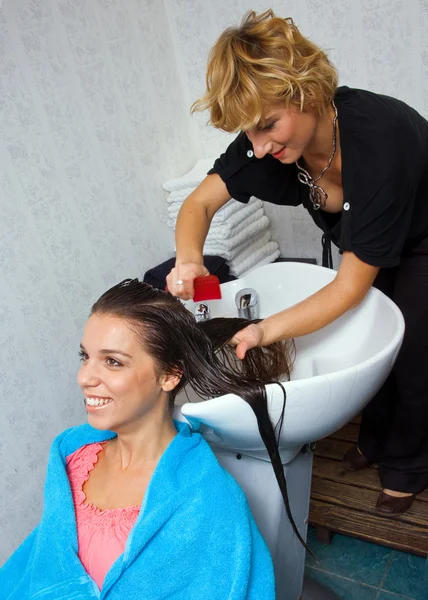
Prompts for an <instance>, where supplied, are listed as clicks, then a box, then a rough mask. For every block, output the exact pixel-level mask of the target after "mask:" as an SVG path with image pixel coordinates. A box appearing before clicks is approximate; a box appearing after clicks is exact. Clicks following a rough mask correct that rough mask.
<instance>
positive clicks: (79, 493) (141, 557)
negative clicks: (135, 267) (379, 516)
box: [0, 280, 289, 600]
mask: <svg viewBox="0 0 428 600" xmlns="http://www.w3.org/2000/svg"><path fill="white" fill-rule="evenodd" d="M248 325H249V322H248V321H246V320H244V319H214V320H212V321H210V322H202V323H196V321H195V319H194V317H193V315H191V314H190V313H189V312H188V311H187V310H186V308H185V307H184V306H183V305H182V304H181V302H180V301H179V300H178V299H177V298H175V297H173V296H172V295H170V294H169V293H166V292H162V291H159V290H155V289H153V288H152V287H151V286H149V285H147V284H143V283H140V282H139V281H138V280H125V281H124V282H122V283H120V284H118V285H116V286H114V287H113V288H112V289H110V290H109V291H107V292H106V293H105V294H103V296H101V298H100V299H99V300H98V301H97V302H96V303H95V305H94V306H93V308H92V313H91V316H90V318H89V320H88V322H87V324H86V327H85V330H84V335H83V340H82V344H81V351H80V354H81V361H82V365H81V368H80V370H79V374H78V382H79V384H80V387H81V388H82V392H83V396H84V402H85V406H86V410H87V413H88V420H89V424H88V425H81V426H79V427H74V428H71V429H68V430H66V431H65V432H63V433H62V434H61V435H59V436H58V437H57V438H56V439H55V441H54V442H53V445H52V448H51V453H50V457H49V463H48V469H47V477H46V484H45V498H44V510H43V515H42V519H41V521H40V523H39V525H38V527H37V528H36V529H35V530H34V531H33V533H32V534H31V535H30V536H29V537H28V538H27V539H26V540H25V541H24V543H23V544H22V545H21V546H20V547H19V548H18V550H17V551H16V552H15V553H14V554H13V555H12V557H11V558H10V559H9V561H8V562H7V563H6V564H5V565H4V566H3V568H2V569H1V570H0V598H2V599H7V600H26V599H30V598H37V599H40V600H42V599H43V600H61V599H64V600H65V599H71V598H73V599H75V600H80V599H81V600H83V599H85V600H88V599H90V598H106V599H108V600H119V599H120V600H124V599H126V600H134V599H135V600H137V599H138V600H150V599H153V600H154V599H156V600H160V599H165V600H166V599H177V600H179V599H183V600H184V599H185V600H193V599H194V600H196V599H198V600H200V599H201V598H207V599H209V600H216V599H218V600H225V599H226V598H228V599H229V600H235V599H236V600H241V599H242V600H243V599H254V600H273V599H274V597H275V591H274V575H273V568H272V561H271V558H270V555H269V551H268V549H267V547H266V544H265V542H264V540H263V539H262V537H261V535H260V533H259V531H258V529H257V526H256V524H255V522H254V520H253V517H252V515H251V513H250V510H249V507H248V505H247V502H246V499H245V497H244V494H243V492H242V491H241V489H240V488H239V486H238V485H237V484H236V482H235V481H234V479H233V478H232V477H231V476H230V475H229V474H228V473H227V472H226V471H225V470H224V469H223V468H222V467H221V466H220V465H219V463H218V462H217V460H216V458H215V457H214V454H213V453H212V451H211V449H210V448H209V446H208V444H207V443H206V442H205V441H204V440H203V438H202V437H201V435H200V434H199V433H195V432H193V431H191V430H190V428H189V426H188V425H187V424H184V423H181V422H176V421H173V418H172V407H173V404H174V398H175V396H176V394H177V392H178V391H180V390H181V389H182V388H183V387H184V386H185V385H186V384H190V386H192V387H193V388H194V389H195V390H196V391H197V392H198V393H199V394H200V395H203V396H205V397H213V396H219V395H222V394H225V393H239V394H240V395H241V396H242V397H244V399H246V400H247V401H248V402H250V404H251V405H252V407H253V409H254V411H255V412H256V414H257V418H258V422H259V427H260V428H261V431H262V429H263V436H264V437H263V439H265V440H266V441H265V443H266V444H267V446H268V448H269V450H270V454H271V455H272V456H273V457H274V460H275V461H276V462H278V455H277V454H276V455H275V452H277V446H276V440H275V432H274V429H273V426H272V424H271V422H270V420H269V416H268V413H267V406H266V393H265V388H264V385H265V384H266V383H269V382H270V381H272V380H278V379H279V377H280V376H281V374H284V373H285V374H288V368H289V367H288V360H289V358H288V353H287V346H286V344H285V343H284V342H280V343H276V344H272V345H271V346H270V347H267V348H254V349H252V350H251V351H249V352H248V353H247V358H246V359H245V360H244V361H242V362H240V363H239V364H238V363H237V362H234V359H233V358H232V357H233V355H234V352H233V349H232V350H231V351H230V350H229V347H228V346H227V344H226V342H227V340H229V339H230V338H231V337H232V336H233V335H234V334H235V333H236V332H238V331H239V330H241V329H242V328H243V327H246V326H248ZM280 470H281V471H282V469H280ZM281 485H282V484H281ZM284 493H285V494H286V490H285V482H284ZM285 499H286V496H285Z"/></svg>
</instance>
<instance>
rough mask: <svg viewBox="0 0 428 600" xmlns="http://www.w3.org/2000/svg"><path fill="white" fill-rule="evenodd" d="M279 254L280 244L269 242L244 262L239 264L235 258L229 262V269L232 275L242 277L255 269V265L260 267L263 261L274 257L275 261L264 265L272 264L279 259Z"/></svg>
mask: <svg viewBox="0 0 428 600" xmlns="http://www.w3.org/2000/svg"><path fill="white" fill-rule="evenodd" d="M279 254H280V251H279V246H278V244H277V243H276V242H269V243H267V244H265V245H264V246H263V247H262V248H259V249H258V250H257V251H256V252H253V253H251V254H250V256H247V258H246V259H245V260H243V261H240V262H237V261H236V257H235V258H234V259H233V260H231V261H230V262H229V269H230V272H231V273H232V275H235V277H240V276H241V275H242V274H243V273H246V272H247V271H248V270H249V269H252V268H254V266H255V265H260V263H261V262H262V261H265V260H266V259H268V258H271V257H272V256H274V258H273V259H271V260H267V262H264V263H263V264H267V263H269V262H272V261H273V260H275V259H276V258H278V256H279Z"/></svg>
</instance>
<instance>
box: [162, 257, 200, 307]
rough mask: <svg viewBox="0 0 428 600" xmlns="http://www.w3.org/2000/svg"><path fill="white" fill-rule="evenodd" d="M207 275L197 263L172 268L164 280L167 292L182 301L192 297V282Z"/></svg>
mask: <svg viewBox="0 0 428 600" xmlns="http://www.w3.org/2000/svg"><path fill="white" fill-rule="evenodd" d="M203 275H209V272H208V269H206V268H205V267H204V265H201V264H199V263H183V264H181V265H177V266H176V267H174V268H173V269H172V270H171V272H170V274H169V275H168V276H167V278H166V283H167V286H168V290H169V291H170V292H171V294H173V295H174V296H178V297H179V298H181V299H182V300H189V298H193V296H194V285H193V282H194V280H195V278H196V277H202V276H203Z"/></svg>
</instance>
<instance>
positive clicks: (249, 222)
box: [163, 159, 280, 277]
mask: <svg viewBox="0 0 428 600" xmlns="http://www.w3.org/2000/svg"><path fill="white" fill-rule="evenodd" d="M213 163H214V159H202V160H199V161H198V162H197V163H196V165H195V166H194V167H193V169H192V170H191V171H189V173H187V174H186V175H183V176H182V177H179V178H178V179H171V180H170V181H167V182H166V183H164V185H163V188H164V190H166V191H167V192H169V196H168V198H167V201H168V203H169V206H168V214H169V217H170V220H169V223H168V224H169V226H170V227H172V229H175V224H176V221H177V216H178V212H179V210H180V208H181V205H182V204H183V202H184V200H185V199H186V198H187V196H189V195H190V194H191V193H192V192H193V191H194V189H195V188H196V187H197V186H198V185H199V184H200V183H201V181H202V180H203V179H204V178H205V176H206V174H207V172H208V171H209V170H210V169H211V167H212V165H213ZM279 253H280V252H279V245H278V244H277V243H276V242H274V241H272V240H271V233H270V231H269V219H268V218H267V217H266V215H265V214H264V210H263V202H262V201H261V200H258V199H257V198H254V197H252V198H251V199H250V201H249V202H248V204H243V203H242V202H238V201H237V200H234V199H232V200H229V202H228V203H227V204H225V205H224V206H222V208H220V210H218V211H217V213H216V214H215V215H214V218H213V220H212V223H211V227H210V231H209V233H208V237H207V239H206V241H205V245H204V254H209V255H214V254H215V255H218V256H223V258H225V259H226V260H227V262H228V265H229V269H230V272H231V274H232V275H234V276H235V277H240V276H241V275H243V274H244V273H246V272H247V271H249V270H250V269H254V268H256V267H260V266H262V265H266V264H268V263H271V262H273V261H274V260H276V259H277V258H278V256H279Z"/></svg>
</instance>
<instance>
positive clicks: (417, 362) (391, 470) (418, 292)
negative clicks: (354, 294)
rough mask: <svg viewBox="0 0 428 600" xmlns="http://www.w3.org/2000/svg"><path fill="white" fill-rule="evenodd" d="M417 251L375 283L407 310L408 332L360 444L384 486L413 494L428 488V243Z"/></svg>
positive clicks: (367, 415)
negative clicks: (377, 465) (375, 464)
mask: <svg viewBox="0 0 428 600" xmlns="http://www.w3.org/2000/svg"><path fill="white" fill-rule="evenodd" d="M417 252H418V254H412V255H411V256H406V257H403V258H402V259H401V262H400V264H399V266H398V267H393V268H390V269H381V270H380V271H379V274H378V276H377V278H376V280H375V283H374V286H375V287H377V288H378V289H379V290H381V291H382V292H383V293H384V294H386V295H387V296H389V298H391V299H392V300H393V301H394V302H395V303H396V304H397V306H398V307H399V308H400V309H401V311H402V313H403V315H404V320H405V324H406V331H405V334H404V340H403V345H402V348H401V350H400V352H399V355H398V358H397V362H396V363H395V366H394V369H393V371H392V373H391V375H390V376H389V378H388V379H387V381H386V382H385V384H384V386H383V387H382V388H381V390H380V391H379V392H378V394H376V396H375V397H374V398H373V400H371V402H370V403H369V404H368V405H367V407H366V408H365V409H364V411H363V416H362V422H361V429H360V435H359V440H358V446H359V448H360V450H361V452H362V453H363V454H364V456H366V457H367V458H369V459H370V460H373V461H374V462H378V463H379V475H380V480H381V483H382V487H384V488H388V489H392V490H395V491H399V492H412V493H419V492H421V491H422V490H424V489H425V488H426V487H428V240H425V241H424V243H423V244H422V245H420V246H419V248H418V249H417Z"/></svg>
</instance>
